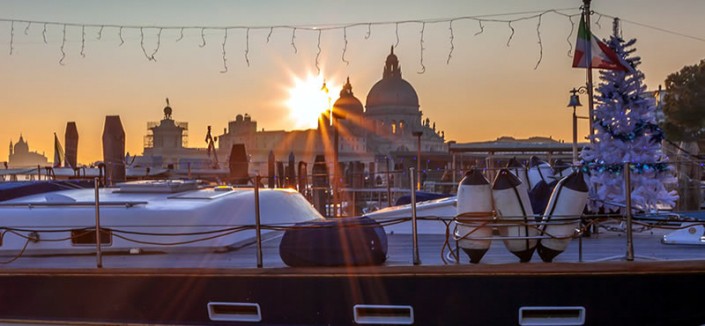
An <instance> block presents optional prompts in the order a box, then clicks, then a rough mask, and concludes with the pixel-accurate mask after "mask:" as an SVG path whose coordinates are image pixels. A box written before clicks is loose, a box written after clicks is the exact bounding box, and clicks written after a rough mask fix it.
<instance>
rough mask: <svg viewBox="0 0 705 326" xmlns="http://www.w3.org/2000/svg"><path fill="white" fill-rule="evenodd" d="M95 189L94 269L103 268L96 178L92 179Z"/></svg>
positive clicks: (98, 183)
mask: <svg viewBox="0 0 705 326" xmlns="http://www.w3.org/2000/svg"><path fill="white" fill-rule="evenodd" d="M93 184H94V187H95V252H96V257H95V258H96V267H98V268H103V251H102V250H101V243H100V195H99V192H98V188H99V185H100V181H99V180H98V178H94V179H93Z"/></svg>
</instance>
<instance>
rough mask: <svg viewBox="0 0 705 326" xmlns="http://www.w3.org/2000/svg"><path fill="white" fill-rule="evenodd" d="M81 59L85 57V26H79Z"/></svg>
mask: <svg viewBox="0 0 705 326" xmlns="http://www.w3.org/2000/svg"><path fill="white" fill-rule="evenodd" d="M81 57H84V58H85V57H86V26H81Z"/></svg>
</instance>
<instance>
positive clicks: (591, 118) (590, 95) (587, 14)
mask: <svg viewBox="0 0 705 326" xmlns="http://www.w3.org/2000/svg"><path fill="white" fill-rule="evenodd" d="M590 1H591V0H583V17H584V18H585V30H586V31H587V34H588V36H589V37H590V38H591V39H592V37H593V36H592V31H591V30H590ZM585 56H586V58H587V69H586V71H587V76H586V81H587V84H586V87H587V95H588V118H589V119H588V120H589V121H590V143H593V135H594V134H595V129H594V128H593V126H592V124H593V121H595V115H594V103H593V88H592V41H590V45H588V47H587V49H586V53H585Z"/></svg>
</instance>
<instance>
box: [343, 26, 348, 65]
mask: <svg viewBox="0 0 705 326" xmlns="http://www.w3.org/2000/svg"><path fill="white" fill-rule="evenodd" d="M343 41H344V42H345V43H344V45H343V55H342V56H341V59H342V60H343V62H344V63H345V65H346V66H349V65H350V62H349V61H348V60H345V52H347V51H348V28H347V27H346V28H343Z"/></svg>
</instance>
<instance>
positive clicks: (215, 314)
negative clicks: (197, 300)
mask: <svg viewBox="0 0 705 326" xmlns="http://www.w3.org/2000/svg"><path fill="white" fill-rule="evenodd" d="M208 317H209V318H210V319H211V320H213V321H240V322H253V323H255V322H260V321H262V311H261V310H260V307H259V304H258V303H249V302H209V303H208Z"/></svg>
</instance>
